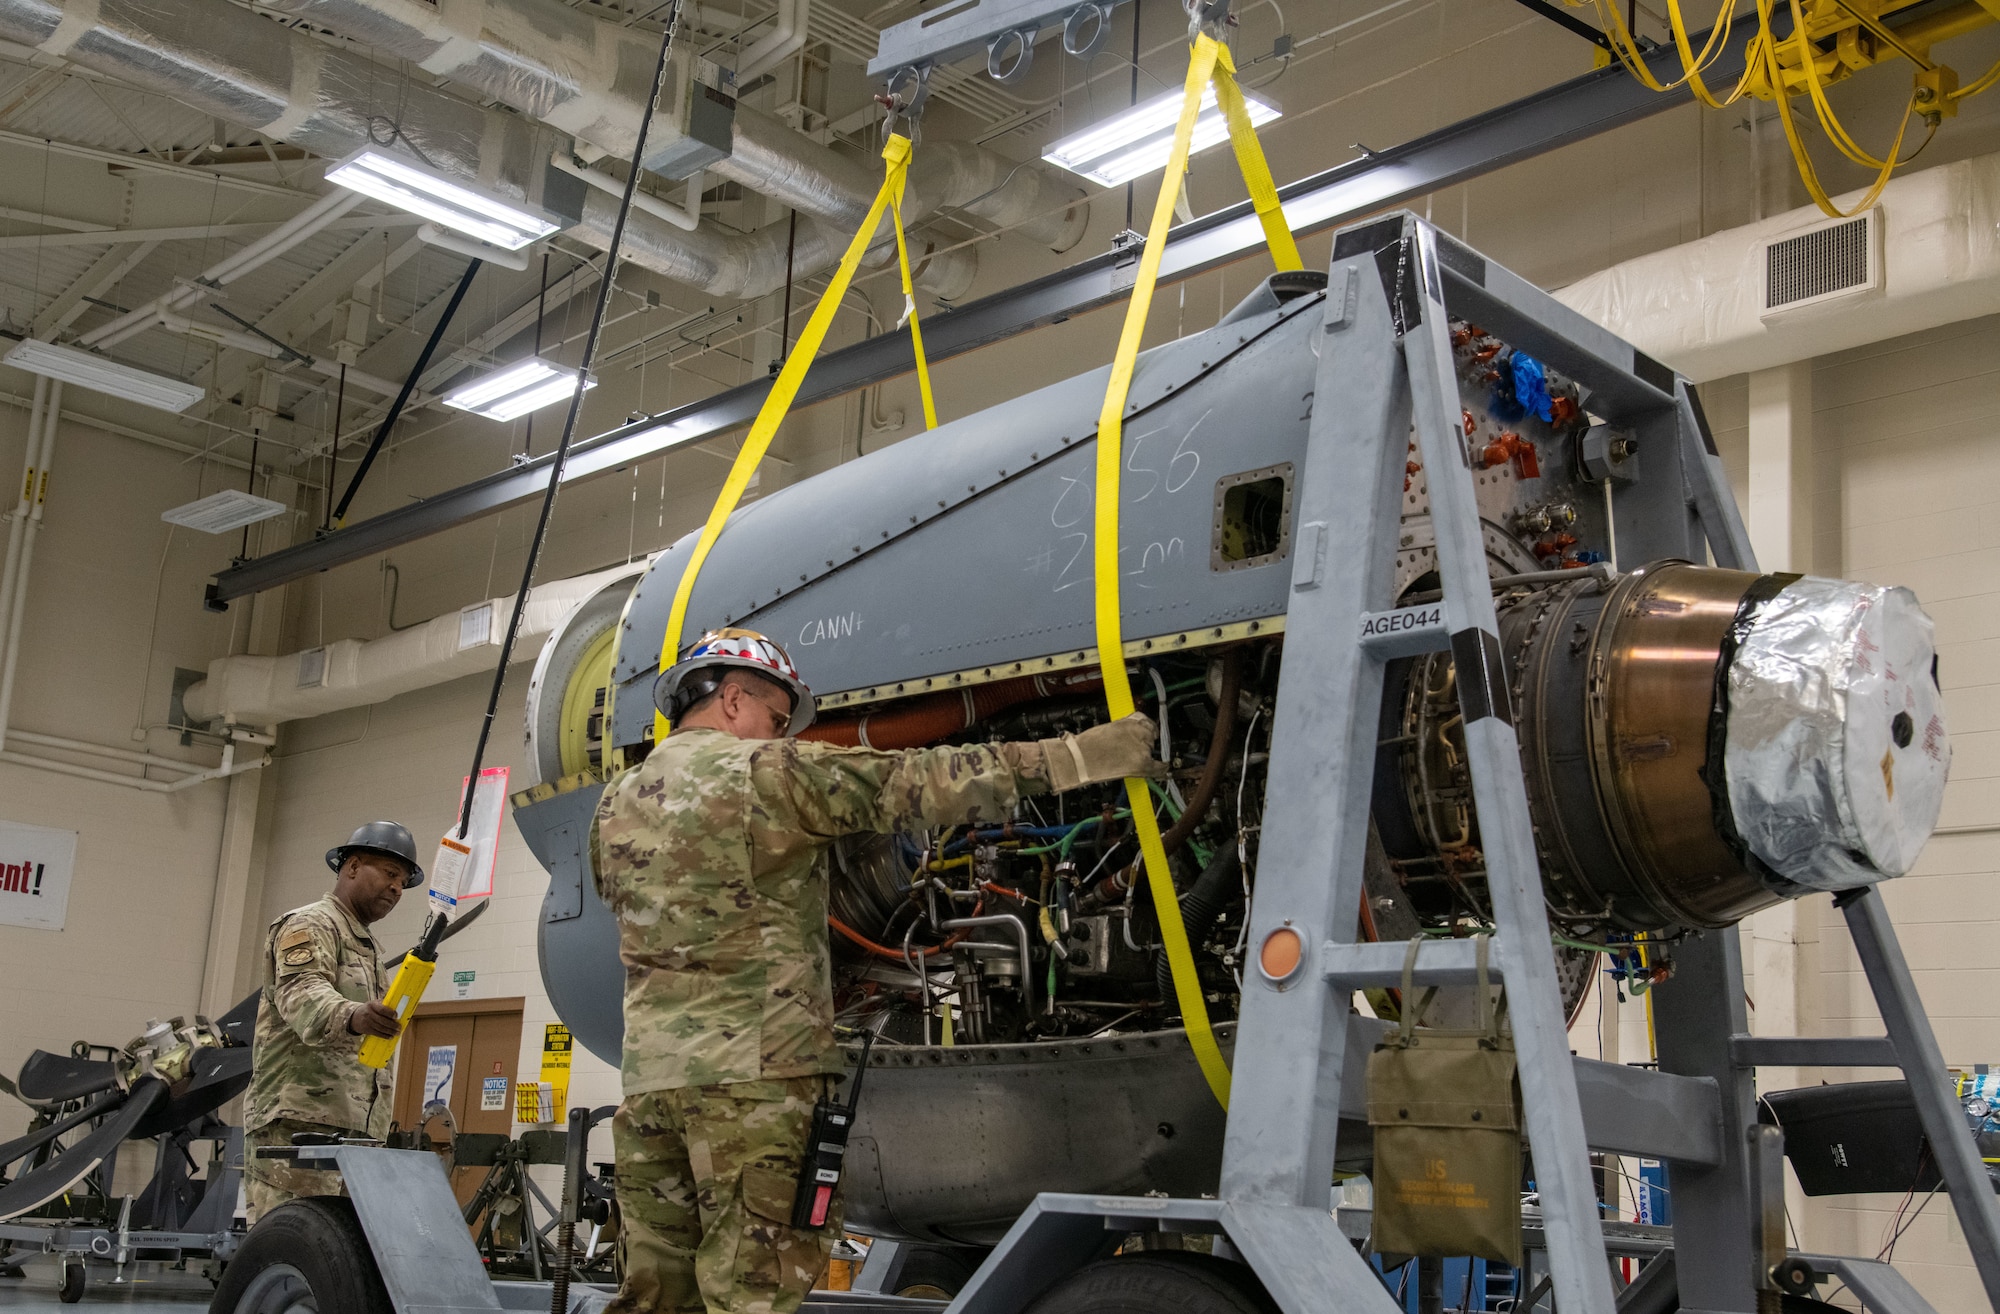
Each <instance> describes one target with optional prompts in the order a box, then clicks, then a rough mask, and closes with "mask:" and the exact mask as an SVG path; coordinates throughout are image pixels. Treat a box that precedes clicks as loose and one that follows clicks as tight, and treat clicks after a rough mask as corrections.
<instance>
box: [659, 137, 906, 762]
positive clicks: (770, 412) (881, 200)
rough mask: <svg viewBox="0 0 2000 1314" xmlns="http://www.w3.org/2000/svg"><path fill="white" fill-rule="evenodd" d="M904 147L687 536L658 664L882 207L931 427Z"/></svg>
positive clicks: (891, 151) (894, 154) (896, 149)
mask: <svg viewBox="0 0 2000 1314" xmlns="http://www.w3.org/2000/svg"><path fill="white" fill-rule="evenodd" d="M910 154H911V147H910V139H909V138H908V137H905V136H903V135H902V134H900V133H892V134H890V136H889V140H888V144H887V145H885V146H884V147H883V148H882V159H883V161H884V163H885V166H886V167H885V168H884V170H883V176H882V187H881V189H880V190H879V191H877V192H876V193H875V200H874V203H873V204H871V205H870V206H869V207H868V216H867V218H865V219H863V220H862V221H861V227H860V228H858V229H856V230H855V233H854V238H853V240H852V241H850V242H849V243H848V244H847V253H846V254H845V255H843V256H841V258H840V265H839V267H838V268H837V269H835V270H834V271H833V279H832V281H831V282H829V283H828V284H827V285H826V290H825V291H824V292H822V293H821V294H820V298H819V304H817V305H816V306H814V307H813V313H812V317H811V318H810V319H808V320H807V321H806V327H805V331H804V332H802V333H800V334H799V340H798V342H797V343H796V344H795V345H794V346H793V347H792V351H791V354H790V355H788V356H787V357H785V363H784V365H783V367H782V368H780V369H779V371H778V378H777V381H776V382H774V383H773V384H772V385H771V391H770V394H769V395H768V396H766V397H765V398H764V405H763V406H762V407H761V408H760V409H759V410H758V412H757V418H756V420H755V421H753V422H752V423H751V425H750V432H749V434H748V435H746V436H745V437H744V439H743V446H742V447H741V448H740V449H739V450H738V451H737V453H736V460H735V461H734V462H733V463H732V464H731V465H730V467H729V476H728V478H726V479H724V480H723V481H722V491H721V492H720V493H717V494H716V497H715V505H714V507H712V508H711V509H710V510H709V513H708V521H707V523H706V524H704V525H703V526H702V528H701V536H700V537H699V538H697V539H696V540H695V544H694V551H693V552H691V553H690V554H689V555H688V563H687V565H686V567H684V568H683V569H682V571H681V578H680V583H679V584H678V585H676V586H675V588H674V605H673V608H672V610H670V611H669V612H668V613H667V632H666V635H665V636H664V637H663V638H662V639H661V641H660V669H661V670H663V671H664V670H666V669H667V667H669V666H671V665H673V664H674V662H675V660H676V659H677V658H678V657H679V655H680V650H681V630H682V628H683V627H684V626H685V625H686V623H687V609H688V599H689V598H691V597H693V595H694V584H695V580H696V579H697V578H699V577H700V575H701V568H702V565H703V564H704V563H705V562H707V560H708V554H709V551H710V550H711V549H712V548H714V546H715V541H716V539H718V538H720V537H721V536H722V527H723V526H724V525H725V524H727V523H728V521H729V517H730V515H731V514H732V513H734V512H735V510H736V506H737V504H738V503H739V502H741V501H742V500H743V493H744V490H745V489H747V488H749V487H750V476H751V475H753V474H755V473H756V472H757V465H758V463H759V462H760V461H762V460H763V459H764V454H765V453H766V452H767V451H769V450H770V447H771V439H772V438H774V437H776V436H777V433H778V426H779V425H780V424H783V423H784V421H785V416H786V415H787V414H789V413H790V411H791V409H792V402H793V401H795V400H796V399H797V398H798V395H799V387H800V386H801V385H802V384H803V383H804V382H805V379H806V371H807V370H809V369H811V368H812V363H813V360H814V358H815V357H817V356H818V355H819V349H820V345H821V344H822V343H823V342H825V341H826V334H827V330H828V329H830V328H832V327H833V316H834V313H835V312H836V311H838V310H839V309H840V303H841V300H842V299H843V298H845V297H846V295H847V289H848V287H849V286H850V285H851V284H852V283H853V281H854V271H855V270H856V269H858V268H859V267H860V265H861V257H862V256H863V255H865V254H867V251H868V248H869V247H871V246H873V245H874V244H875V230H876V229H877V228H879V227H880V226H881V224H882V216H883V214H884V212H886V213H887V214H888V215H889V220H890V224H891V226H892V227H893V228H894V229H895V231H896V261H897V263H898V265H899V266H900V267H901V272H902V277H903V318H902V320H901V321H899V322H898V325H897V327H899V328H900V327H901V326H902V325H903V324H908V325H909V326H910V344H911V346H912V347H913V348H914V349H915V351H916V356H917V390H918V392H919V393H921V394H922V396H923V403H924V427H925V428H926V429H935V428H936V427H937V405H936V403H935V402H934V401H933V400H932V398H931V374H930V366H929V363H928V362H927V361H926V360H925V359H924V337H923V330H922V328H921V327H920V325H919V324H918V322H917V298H916V289H915V285H914V284H913V283H912V281H911V277H910V249H909V243H908V241H907V240H906V239H905V238H904V236H903V191H904V187H905V185H906V184H907V182H908V180H909V176H910ZM671 728H672V727H671V726H670V725H669V724H668V722H667V718H666V715H665V714H664V713H662V712H659V711H657V710H655V712H654V713H653V737H654V739H655V740H661V739H665V738H666V737H667V732H668V731H669V730H670V729H671Z"/></svg>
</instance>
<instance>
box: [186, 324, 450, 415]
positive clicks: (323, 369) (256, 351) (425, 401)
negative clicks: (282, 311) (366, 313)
mask: <svg viewBox="0 0 2000 1314" xmlns="http://www.w3.org/2000/svg"><path fill="white" fill-rule="evenodd" d="M153 322H154V323H156V324H158V325H159V326H160V327H162V328H164V329H167V330H169V331H170V332H174V333H185V334H187V335H188V336H190V337H197V338H205V339H206V340H208V341H210V342H213V343H216V344H218V345H220V346H224V347H229V348H232V349H233V350H236V351H246V352H249V353H250V354H251V355H253V356H263V357H266V358H268V359H270V360H288V359H289V360H296V361H298V362H299V363H300V364H302V365H304V366H305V367H306V368H307V369H309V370H311V371H312V372H313V373H315V374H323V375H325V376H326V377H327V378H330V379H332V378H338V377H339V376H340V362H338V361H334V360H328V359H327V358H326V357H324V356H309V355H306V354H305V353H304V352H300V351H293V352H290V353H289V354H287V352H286V349H285V348H284V347H281V346H279V345H278V344H277V343H275V342H271V341H267V340H266V339H264V338H260V337H258V336H257V335H255V334H254V333H243V332H239V331H238V330H236V329H230V328H224V327H222V325H220V324H206V323H203V322H202V321H201V320H198V319H190V318H188V317H187V316H186V315H177V314H175V313H174V312H173V311H171V310H162V311H160V312H159V313H158V314H157V315H155V316H154V317H153ZM347 381H348V382H349V383H351V384H354V385H355V386H356V387H360V388H366V389H368V391H370V392H376V393H380V394H382V395H383V396H384V397H393V396H395V395H396V394H397V393H399V392H401V391H402V390H403V385H402V384H401V383H398V382H396V381H395V380H393V379H385V378H383V377H382V376H381V375H379V374H370V373H369V372H368V371H366V370H358V369H355V368H354V367H353V366H352V365H350V366H348V367H347ZM436 400H437V398H435V397H433V396H431V395H430V394H429V393H423V392H413V393H411V394H410V404H411V405H413V406H414V405H429V404H430V403H431V402H434V401H436Z"/></svg>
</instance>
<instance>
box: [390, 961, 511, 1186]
mask: <svg viewBox="0 0 2000 1314" xmlns="http://www.w3.org/2000/svg"><path fill="white" fill-rule="evenodd" d="M522 1003H523V1001H522V999H521V998H520V997H519V996H516V997H514V998H511V999H447V1000H440V1001H437V1002H435V1003H427V1004H423V1005H421V1006H419V1007H418V1009H417V1012H416V1015H415V1016H414V1017H413V1018H411V1020H410V1025H409V1027H408V1028H407V1029H405V1030H404V1032H403V1045H402V1052H401V1054H400V1055H399V1057H398V1059H397V1064H396V1104H395V1107H396V1122H397V1124H398V1125H399V1126H402V1127H405V1128H408V1127H414V1126H416V1125H417V1123H418V1122H420V1121H421V1120H422V1118H423V1108H424V1105H425V1104H426V1103H427V1102H429V1101H430V1100H432V1099H442V1100H443V1101H444V1102H445V1104H446V1106H447V1107H448V1108H450V1109H451V1115H452V1118H453V1120H454V1121H455V1122H456V1123H457V1126H458V1130H459V1131H461V1132H496V1133H498V1134H500V1135H502V1136H505V1135H508V1134H509V1133H511V1132H512V1131H513V1129H514V1079H515V1074H516V1072H517V1071H518V1068H519V1062H520V1054H521V1006H522ZM433 1131H434V1133H437V1134H441V1132H442V1129H441V1128H434V1129H433ZM485 1175H486V1170H485V1169H484V1168H462V1169H459V1170H457V1171H455V1172H453V1173H452V1189H453V1190H454V1192H456V1194H457V1195H458V1200H459V1203H460V1204H464V1203H465V1202H466V1201H467V1200H469V1199H471V1198H472V1193H473V1192H474V1191H476V1190H478V1189H479V1183H480V1181H481V1180H482V1179H483V1178H484V1177H485Z"/></svg>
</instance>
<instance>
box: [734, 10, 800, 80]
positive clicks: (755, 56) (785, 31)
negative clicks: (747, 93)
mask: <svg viewBox="0 0 2000 1314" xmlns="http://www.w3.org/2000/svg"><path fill="white" fill-rule="evenodd" d="M810 13H811V7H810V0H778V13H777V18H776V20H775V21H774V22H773V24H772V27H771V30H770V31H769V32H766V33H765V34H764V35H763V36H761V37H759V38H757V42H756V44H755V45H753V46H751V47H750V48H749V49H748V50H746V51H744V52H743V54H742V57H741V58H739V59H738V60H737V62H736V85H737V86H739V87H743V86H747V85H749V83H750V81H751V80H752V79H753V78H756V77H758V76H760V75H762V74H763V73H765V72H766V71H768V70H770V69H774V68H776V67H777V66H778V65H780V64H782V63H784V62H785V61H786V60H788V59H790V58H791V57H792V56H793V55H796V54H798V53H799V51H800V50H801V49H802V48H804V46H805V44H806V27H807V19H808V16H809V15H810Z"/></svg>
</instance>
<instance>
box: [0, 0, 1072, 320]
mask: <svg viewBox="0 0 2000 1314" xmlns="http://www.w3.org/2000/svg"><path fill="white" fill-rule="evenodd" d="M556 8H557V10H558V11H559V12H560V13H564V14H568V13H570V11H568V10H565V9H561V7H560V6H557V7H556ZM586 21H588V20H586ZM197 35H198V37H199V40H198V41H197V40H196V37H197ZM0 39H5V40H10V41H15V42H18V43H20V44H22V45H28V46H34V47H36V48H38V49H41V50H44V51H47V52H50V53H54V54H60V55H62V56H63V57H64V58H66V59H68V60H69V61H70V62H72V63H74V64H77V65H79V66H81V67H84V68H88V69H90V70H92V71H94V72H98V73H103V74H106V75H108V76H111V77H115V78H118V79H120V80H122V81H126V82H129V83H132V84H133V85H135V86H140V87H144V88H146V89H148V90H151V91H157V92H159V93H161V94H162V95H167V96H172V97H173V98H174V99H176V100H178V101H180V102H182V103H183V104H186V105H190V106H193V107H194V108H196V109H199V110H201V111H203V112H204V113H208V114H213V115H215V116H216V117H218V118H225V119H229V120H231V121H233V122H237V123H243V124H247V125H250V126H254V127H257V128H259V129H260V130H261V131H263V132H264V133H265V134H266V135H268V136H270V137H272V138H274V139H276V140H282V141H289V142H293V143H295V144H297V145H300V146H304V147H305V148H306V149H308V150H311V151H313V152H315V153H317V154H321V155H326V156H330V157H339V156H343V155H347V154H350V153H352V152H353V151H355V150H358V149H360V148H361V146H363V145H364V144H366V143H367V142H368V141H369V139H370V126H371V124H372V125H374V126H375V128H376V129H377V130H378V131H377V135H378V136H379V134H380V130H381V129H384V128H386V127H387V125H388V123H389V112H390V111H393V116H394V121H395V127H396V129H397V130H400V132H401V133H402V134H403V135H404V136H405V137H406V138H408V139H409V140H410V141H411V142H413V143H415V144H416V145H417V146H418V147H419V148H420V149H421V150H422V151H423V152H424V154H425V156H426V157H427V158H428V159H429V160H430V161H431V163H433V164H434V165H436V166H437V167H438V168H440V169H443V170H445V171H446V172H449V173H454V174H457V175H459V176H461V177H464V178H466V179H468V180H471V181H474V182H476V183H478V184H479V185H480V186H483V187H486V188H489V189H491V190H494V191H497V192H500V193H503V194H505V195H508V196H512V197H516V198H519V199H521V200H525V201H528V202H530V203H532V204H538V205H541V206H542V207H544V208H545V209H548V210H550V211H552V212H554V213H558V214H562V215H566V216H568V217H570V218H572V219H576V218H579V217H581V219H582V222H581V223H580V224H579V225H578V226H577V227H576V228H574V229H572V230H571V232H572V234H573V235H574V236H575V237H577V238H578V239H580V240H582V241H584V242H587V243H590V244H591V245H594V246H597V247H599V248H602V247H604V246H607V245H609V243H610V234H611V211H612V208H613V207H611V206H607V204H606V202H607V201H608V200H609V198H608V197H604V196H602V195H600V194H598V193H595V192H592V191H591V190H590V189H589V188H587V187H586V186H585V185H584V184H583V183H581V182H579V181H577V180H576V179H574V178H571V177H569V176H568V175H567V174H564V173H561V172H559V171H558V170H556V169H554V168H551V167H549V160H550V158H551V156H552V155H553V154H554V153H555V152H556V151H558V150H561V151H567V150H569V149H570V143H569V141H568V140H566V139H564V138H562V137H560V136H559V135H558V134H557V133H555V132H553V131H551V130H550V129H549V128H548V127H542V126H537V125H535V124H532V123H529V122H527V121H525V120H523V119H521V118H520V117H518V116H517V115H513V114H508V113H506V112H504V111H501V110H494V109H481V108H479V107H478V106H474V105H470V104H467V103H466V102H465V101H462V100H460V99H458V98H457V97H455V96H451V95H449V94H446V93H444V92H441V91H438V90H436V89H434V88H431V87H426V86H424V85H422V84H421V83H410V82H406V81H404V80H402V79H399V78H396V77H395V76H394V75H392V74H390V73H388V72H387V71H385V70H384V69H382V68H380V67H378V66H377V65H375V64H373V63H371V62H370V61H368V60H366V59H364V58H362V57H360V56H358V55H355V54H350V53H348V52H346V51H342V50H339V49H337V48H333V47H329V46H327V45H325V44H323V43H321V42H320V41H317V40H315V39H314V38H312V37H311V36H308V35H307V34H306V33H304V32H300V31H295V30H291V29H288V28H285V27H281V26H279V25H278V24H276V23H273V22H270V21H268V20H266V19H263V18H259V17H258V16H257V15H255V14H252V13H250V12H248V11H246V10H243V9H239V8H237V7H236V6H234V5H231V4H226V3H222V2H221V0H143V2H141V0H94V2H93V0H72V3H71V4H70V5H69V6H67V7H66V6H64V5H63V4H60V3H57V2H56V0H0ZM651 58H652V57H651V56H648V64H647V68H646V70H645V72H646V74H647V75H650V71H651V64H650V61H651ZM635 76H636V75H635ZM794 136H795V134H794ZM797 140H798V141H799V143H800V144H801V145H804V146H808V147H809V146H811V143H808V142H805V140H804V139H803V138H797ZM813 149H818V148H816V147H815V148H813ZM827 154H828V155H829V156H831V152H827ZM832 158H835V159H838V157H832ZM939 158H940V159H941V160H943V159H947V158H959V156H958V154H956V153H953V154H950V155H947V153H946V152H942V151H941V152H939ZM975 158H976V157H975ZM994 158H995V159H996V160H997V159H998V157H997V156H996V157H994ZM1026 175H1027V171H1025V170H1024V171H1023V176H1024V177H1025V176H1026ZM954 176H956V177H959V179H960V180H959V181H958V183H957V184H956V186H957V187H958V189H959V190H960V191H964V190H965V189H966V188H968V187H971V186H973V185H975V184H976V182H977V181H978V178H979V176H980V175H979V174H978V173H977V171H976V170H964V171H962V172H961V173H958V174H955V175H954ZM1039 187H1040V184H1039V180H1038V179H1035V180H1031V181H1030V182H1029V183H1028V185H1027V186H1026V187H1024V188H1022V189H1020V191H1019V195H1018V196H1016V195H1015V194H1012V193H1010V194H1008V195H1007V196H1005V197H1003V196H1001V195H998V194H996V196H994V197H992V198H989V203H990V204H991V205H992V206H994V207H995V212H996V213H998V212H1000V211H999V209H998V207H1000V206H1003V205H1007V204H1021V203H1022V202H1021V201H1020V199H1019V197H1020V196H1026V197H1030V198H1032V197H1034V196H1037V195H1040V194H1041V193H1040V190H1039ZM871 188H872V184H871ZM872 194H873V193H872V190H871V192H870V195H871V196H872ZM586 197H588V200H589V203H588V205H587V206H586V203H585V199H586ZM1027 203H1028V204H1031V205H1032V204H1033V203H1034V202H1033V200H1032V199H1030V200H1029V201H1028V202H1027ZM905 217H906V219H909V218H912V217H913V214H912V211H911V209H909V208H907V207H906V210H905ZM1079 228H1080V220H1079ZM626 232H627V237H628V240H629V242H630V244H631V249H630V257H631V259H632V260H633V261H634V262H635V263H637V264H639V265H640V266H642V267H643V268H647V269H651V270H653V271H655V272H657V273H660V274H663V275H665V276H666V277H668V278H672V279H675V280H676V281H679V282H685V283H688V284H691V285H693V286H695V287H697V288H700V289H701V290H702V291H704V292H708V293H710V294H711V295H716V296H732V297H754V296H759V295H762V294H763V293H766V292H770V291H773V290H775V289H776V288H779V287H782V286H783V285H784V282H785V248H786V240H787V233H786V230H785V229H784V228H783V227H781V226H777V225H773V226H772V227H771V228H768V229H766V230H765V231H763V232H761V233H754V234H747V235H746V234H739V233H731V232H728V231H726V230H721V229H717V228H714V227H712V226H711V227H706V228H703V229H702V230H700V231H698V232H692V233H689V232H681V231H678V230H676V229H675V228H674V227H672V226H671V225H669V224H666V223H664V222H662V221H660V220H658V219H655V218H653V217H652V216H650V215H644V214H635V215H633V216H632V221H631V224H630V226H629V227H628V228H627V230H626ZM846 239H847V235H846V234H844V233H843V234H839V235H837V236H836V235H833V234H829V233H827V232H825V231H824V230H823V229H822V228H821V227H820V226H819V225H818V224H816V223H814V222H812V221H802V222H801V223H800V224H799V246H798V250H797V252H796V253H795V254H794V258H793V261H792V267H793V274H794V276H795V277H804V276H806V275H809V274H812V273H815V272H817V271H818V270H821V269H824V268H826V267H827V266H829V265H831V264H833V263H834V261H835V260H837V259H838V258H839V255H840V252H841V250H842V249H843V248H844V247H845V245H846ZM917 245H918V252H917V254H918V255H919V256H920V257H921V252H922V246H923V243H922V239H918V243H917ZM892 253H893V247H892V244H890V243H889V242H887V241H884V242H883V243H880V244H879V245H878V246H877V248H876V250H875V251H873V252H871V259H873V260H874V261H876V262H878V263H879V262H880V261H881V260H884V259H887V258H890V256H891V255H892ZM975 268H976V260H975V257H974V256H973V253H972V252H971V251H969V250H966V251H956V252H950V253H946V254H945V255H942V256H939V257H935V258H932V259H931V260H929V261H928V262H927V263H926V264H925V266H924V268H923V272H922V274H921V275H920V277H921V280H922V282H923V285H924V286H925V288H926V289H928V290H930V291H932V292H934V293H936V294H937V295H939V296H943V297H946V298H947V299H948V298H950V297H953V296H956V295H959V294H960V293H963V292H964V291H965V290H966V289H967V288H968V287H969V286H970V285H971V282H972V276H973V272H974V270H975ZM147 318H148V319H150V318H151V317H150V316H148V317H147Z"/></svg>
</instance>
